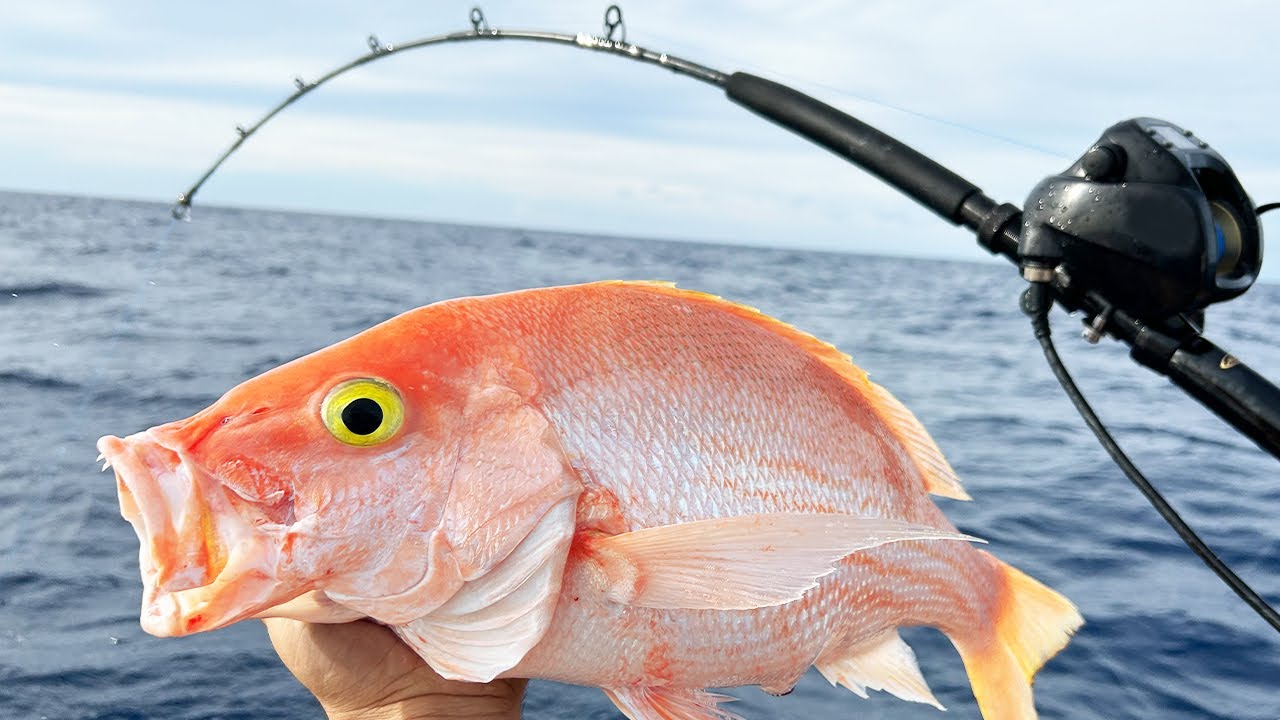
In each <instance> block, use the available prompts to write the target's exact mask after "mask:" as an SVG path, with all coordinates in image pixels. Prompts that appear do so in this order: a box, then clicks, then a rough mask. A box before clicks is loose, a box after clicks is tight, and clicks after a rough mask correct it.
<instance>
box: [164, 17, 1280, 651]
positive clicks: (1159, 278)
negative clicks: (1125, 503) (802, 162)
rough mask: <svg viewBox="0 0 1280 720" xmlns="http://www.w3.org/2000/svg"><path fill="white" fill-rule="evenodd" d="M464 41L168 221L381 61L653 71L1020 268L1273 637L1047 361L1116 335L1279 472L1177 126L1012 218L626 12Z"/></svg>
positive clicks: (1256, 228) (1085, 170)
mask: <svg viewBox="0 0 1280 720" xmlns="http://www.w3.org/2000/svg"><path fill="white" fill-rule="evenodd" d="M469 17H470V22H471V29H470V30H463V31H458V32H452V33H447V34H443V35H433V36H429V37H425V38H421V39H418V40H413V41H410V42H406V43H402V44H398V45H389V44H383V43H382V42H381V41H380V40H379V39H378V38H377V37H376V36H374V35H370V36H369V37H368V40H367V43H368V47H369V52H368V53H366V54H364V55H361V56H359V57H357V58H356V59H354V60H352V61H351V62H348V63H347V64H345V65H342V66H340V67H338V68H335V69H334V70H331V71H329V72H328V73H325V74H324V75H322V76H320V77H319V78H317V79H316V80H314V81H310V82H308V81H306V80H303V79H302V78H301V77H298V78H295V79H294V85H295V90H294V92H293V93H292V94H290V95H289V96H287V97H286V98H285V99H284V100H282V101H281V102H280V103H279V104H277V105H276V106H275V107H273V108H271V109H270V110H269V111H268V112H267V113H266V114H265V115H263V116H262V117H261V118H260V119H258V120H257V121H256V122H254V123H253V124H251V125H248V126H237V127H236V131H237V133H238V137H237V139H236V140H235V142H234V143H232V144H231V146H230V147H228V148H227V149H226V150H225V151H224V152H223V153H222V154H221V155H220V156H219V157H218V158H217V160H216V161H215V162H214V163H213V165H212V166H210V167H209V169H208V170H206V171H205V173H204V174H203V175H201V176H200V178H199V179H198V180H197V181H196V182H195V183H194V184H193V185H192V186H191V187H190V188H188V189H187V191H186V192H184V193H182V194H180V195H179V196H178V199H177V202H176V203H175V205H174V206H173V209H172V213H173V215H174V217H175V218H179V219H185V218H187V217H189V211H190V208H191V204H192V201H193V199H194V197H195V195H196V193H197V192H198V191H199V190H200V188H201V187H202V186H203V185H204V183H205V182H206V181H207V180H208V179H209V178H210V176H212V175H213V173H214V172H216V171H217V169H218V168H219V167H221V166H222V164H223V163H224V162H226V160H227V159H228V158H229V157H230V156H231V155H232V154H233V153H235V151H236V150H238V149H239V148H240V147H241V145H243V144H244V143H245V142H246V141H247V140H248V139H249V138H250V137H252V136H253V135H254V133H256V132H257V131H258V129H259V128H261V127H262V126H263V125H264V124H265V123H267V122H268V121H270V120H271V119H272V118H274V117H275V116H276V115H277V114H279V113H280V112H281V111H282V110H284V109H285V108H287V107H288V106H290V105H292V104H293V103H294V102H295V101H297V100H298V99H300V98H301V97H303V96H304V95H306V94H308V93H310V92H312V91H314V90H315V89H317V88H318V87H320V86H321V85H323V84H325V83H327V82H329V81H330V80H332V79H334V78H336V77H338V76H340V75H342V74H343V73H345V72H347V71H349V70H352V69H354V68H357V67H360V66H362V65H365V64H367V63H370V62H373V61H375V60H379V59H382V58H385V57H389V56H391V55H394V54H397V53H401V52H405V51H408V50H413V49H417V48H422V47H427V46H431V45H439V44H444V43H457V42H473V41H486V40H488V41H495V40H524V41H533V42H543V43H558V44H563V45H570V46H573V47H577V48H580V49H584V50H592V51H597V52H603V53H608V54H612V55H618V56H621V57H624V58H628V59H631V60H635V61H638V62H643V63H649V64H652V65H657V66H659V67H664V68H666V69H668V70H671V71H672V72H674V73H676V74H678V75H685V76H688V77H691V78H694V79H695V80H699V81H702V82H704V83H707V84H709V85H712V86H715V87H717V88H719V89H721V90H723V91H724V93H725V95H726V96H727V97H728V98H729V99H730V100H732V101H733V102H735V103H737V104H738V105H741V106H743V107H745V108H747V109H748V110H751V111H752V112H754V113H756V114H757V115H760V116H761V117H763V118H765V119H767V120H769V121H771V122H773V123H775V124H777V125H779V126H781V127H784V128H786V129H788V130H791V131H792V132H794V133H796V134H798V135H800V136H801V137H803V138H805V139H806V140H809V141H810V142H813V143H815V144H817V145H819V146H821V147H824V148H826V149H827V150H829V151H831V152H832V153H834V154H836V155H838V156H840V157H842V158H844V159H845V160H848V161H849V162H851V163H853V164H855V165H857V166H859V167H861V168H863V169H864V170H866V171H867V172H870V173H871V174H873V175H875V176H876V177H878V178H880V179H881V180H883V181H884V182H886V183H888V184H889V185H892V186H893V187H895V188H897V189H898V190H900V191H902V192H903V193H905V194H906V195H907V196H908V197H910V198H912V199H913V200H915V201H916V202H918V203H920V204H921V205H923V206H925V207H926V208H928V209H930V210H932V211H933V212H934V213H936V214H937V215H939V216H940V217H942V218H943V219H945V220H947V221H948V222H950V223H952V224H955V225H962V226H964V227H966V228H968V229H969V230H972V231H973V232H974V233H975V234H976V235H977V240H978V243H979V244H980V245H981V246H982V247H984V248H986V249H987V250H988V251H989V252H991V253H993V254H996V255H1000V256H1002V257H1004V258H1005V259H1007V260H1009V261H1010V262H1012V263H1013V264H1014V265H1015V266H1017V267H1018V268H1019V271H1020V272H1021V275H1022V277H1023V278H1024V279H1025V280H1026V281H1027V283H1028V287H1027V289H1026V291H1025V292H1024V293H1023V294H1022V297H1021V300H1020V304H1021V307H1022V310H1023V311H1024V312H1025V313H1026V314H1027V315H1028V316H1029V317H1030V318H1031V324H1032V329H1033V332H1034V335H1035V338H1036V340H1037V342H1038V343H1039V344H1040V346H1041V348H1042V350H1043V352H1044V355H1045V359H1046V361H1047V362H1048V363H1049V366H1050V369H1051V370H1052V371H1053V374H1054V376H1055V378H1057V380H1058V381H1059V383H1060V384H1061V385H1062V387H1063V390H1064V391H1065V392H1066V394H1067V396H1068V397H1069V398H1070V399H1071V401H1072V403H1073V405H1074V406H1075V407H1076V409H1077V411H1078V412H1079V413H1080V415H1081V416H1082V417H1083V419H1084V421H1085V423H1086V424H1087V425H1088V426H1089V428H1090V430H1092V431H1093V432H1094V434H1095V435H1096V436H1097V438H1098V440H1099V442H1100V443H1101V444H1102V446H1103V448H1104V449H1106V451H1107V453H1108V454H1109V455H1110V456H1111V458H1112V459H1113V460H1114V461H1115V462H1116V464H1117V465H1118V466H1119V467H1120V469H1121V471H1123V472H1124V474H1125V476H1126V477H1127V478H1128V479H1129V480H1130V481H1131V482H1132V483H1133V484H1134V485H1135V486H1136V487H1137V488H1138V490H1139V491H1140V492H1141V493H1142V494H1143V495H1144V496H1145V497H1146V498H1147V500H1148V501H1149V502H1151V504H1152V505H1153V506H1154V507H1155V508H1156V511H1157V512H1158V513H1159V514H1160V516H1161V517H1162V518H1164V520H1165V521H1166V522H1168V523H1169V525H1170V526H1171V527H1173V529H1174V531H1175V532H1177V534H1178V536H1179V537H1181V538H1182V540H1183V541H1184V542H1185V543H1186V544H1187V546H1188V547H1190V548H1191V550H1192V551H1193V552H1195V554H1196V555H1197V556H1199V557H1200V558H1201V560H1203V561H1204V562H1205V564H1206V565H1208V566H1209V568H1210V569H1211V570H1213V571H1214V573H1216V574H1217V575H1218V577H1219V578H1221V579H1222V580H1223V582H1225V583H1226V584H1227V585H1228V586H1229V587H1230V588H1231V589H1232V590H1233V591H1234V592H1235V593H1236V594H1237V595H1238V596H1239V597H1240V598H1241V599H1242V600H1243V601H1244V602H1245V603H1246V604H1248V605H1249V606H1250V607H1251V608H1252V609H1253V610H1254V611H1255V612H1257V613H1258V614H1259V615H1260V616H1261V617H1262V618H1263V619H1264V620H1265V621H1266V622H1267V623H1269V624H1270V625H1271V626H1272V627H1273V628H1275V629H1276V630H1277V631H1280V613H1277V612H1276V611H1275V609H1273V608H1272V607H1271V606H1270V605H1269V604H1267V602H1266V601H1265V600H1264V599H1263V598H1262V597H1261V596H1259V595H1258V594H1257V593H1256V592H1255V591H1254V590H1253V589H1252V588H1250V587H1249V586H1248V584H1246V583H1245V582H1244V581H1243V580H1241V579H1240V578H1239V577H1238V576H1237V575H1236V574H1235V573H1234V572H1233V571H1232V570H1231V568H1230V567H1228V566H1227V564H1226V563H1225V562H1223V561H1222V560H1221V559H1220V558H1218V556H1217V555H1216V554H1214V552H1213V551H1212V550H1211V549H1210V548H1209V547H1208V546H1207V545H1206V544H1205V543H1204V541H1203V540H1201V539H1200V537H1199V536H1198V535H1197V534H1196V533H1195V532H1194V531H1193V530H1192V529H1191V528H1190V527H1189V526H1188V525H1187V523H1186V522H1185V521H1184V520H1183V519H1182V518H1181V517H1180V516H1179V515H1178V513H1177V512H1176V511H1175V510H1174V509H1173V507H1172V506H1171V505H1169V503H1168V502H1167V501H1166V500H1165V499H1164V498H1163V496H1161V494H1160V492H1159V491H1158V490H1157V489H1156V488H1155V487H1154V486H1153V485H1152V484H1151V483H1150V482H1149V481H1147V479H1146V478H1145V477H1143V475H1142V473H1141V472H1139V470H1138V468H1137V467H1136V466H1134V464H1133V463H1132V462H1131V461H1130V460H1129V458H1128V457H1127V456H1126V455H1125V454H1124V452H1123V451H1122V450H1121V449H1120V447H1119V445H1118V444H1117V443H1116V441H1115V440H1114V439H1113V438H1112V437H1111V435H1110V433H1109V432H1108V431H1107V429H1106V427H1105V426H1104V425H1103V424H1102V422H1101V420H1099V419H1098V417H1097V415H1096V414H1094V412H1093V410H1092V408H1091V407H1090V406H1089V404H1088V402H1087V401H1086V400H1085V398H1084V396H1083V395H1082V394H1081V393H1080V391H1079V389H1078V388H1077V387H1076V385H1075V383H1074V381H1073V380H1072V379H1071V376H1070V374H1069V373H1068V372H1067V370H1066V368H1065V366H1064V365H1063V364H1062V361H1061V359H1060V358H1059V357H1058V353H1057V350H1056V348H1055V347H1054V344H1053V340H1052V335H1051V330H1050V326H1049V310H1050V309H1051V308H1052V306H1053V305H1054V304H1055V303H1056V304H1058V305H1059V306H1061V307H1062V308H1063V309H1065V310H1066V311H1068V312H1080V313H1082V315H1083V318H1084V324H1085V330H1084V333H1083V334H1084V337H1085V339H1086V340H1088V341H1089V342H1092V343H1096V342H1098V341H1099V340H1100V339H1101V338H1102V337H1104V336H1109V337H1112V338H1114V339H1116V340H1118V341H1120V342H1122V343H1124V344H1126V345H1128V346H1129V348H1130V356H1131V357H1132V358H1133V359H1134V360H1135V361H1137V362H1138V363H1139V364H1141V365H1144V366H1146V367H1148V368H1150V369H1152V370H1154V371H1155V372H1157V373H1160V374H1162V375H1164V376H1165V377H1167V378H1169V380H1171V381H1172V382H1173V383H1174V384H1175V385H1177V386H1178V387H1180V388H1182V390H1183V391H1185V392H1186V393H1188V394H1189V395H1191V396H1192V397H1194V398H1195V399H1196V400H1198V401H1199V402H1201V403H1202V404H1203V405H1205V407H1207V408H1209V410H1211V411H1213V412H1214V413H1215V414H1217V415H1218V416H1219V417H1220V418H1222V419H1223V420H1224V421H1226V422H1227V423H1228V424H1230V425H1231V426H1232V427H1234V428H1235V429H1236V430H1237V431H1238V432H1240V433H1241V434H1243V435H1245V436H1246V437H1248V438H1249V439H1251V440H1253V441H1254V442H1255V443H1256V444H1257V445H1258V446H1259V447H1261V448H1262V449H1263V450H1265V451H1267V452H1268V453H1270V454H1271V455H1272V456H1274V457H1276V458H1277V459H1280V388H1277V387H1276V386H1275V385H1273V384H1272V383H1271V382H1269V381H1268V380H1267V379H1266V378H1264V377H1262V376H1261V375H1260V374H1258V373H1257V372H1255V371H1254V370H1252V369H1251V368H1249V367H1248V366H1247V365H1246V364H1244V363H1243V362H1242V361H1241V360H1240V359H1239V358H1237V357H1236V356H1234V355H1231V354H1230V353H1228V352H1226V351H1225V350H1223V349H1222V348H1220V347H1218V346H1217V345H1215V344H1214V343H1212V342H1211V341H1209V340H1208V339H1207V338H1205V337H1204V335H1203V329H1204V309H1205V308H1206V307H1207V306H1209V305H1210V304H1213V303H1218V302H1223V301H1226V300H1230V299H1232V298H1235V297H1237V296H1239V295H1240V294H1242V293H1244V292H1245V291H1246V290H1248V289H1249V288H1250V287H1251V286H1252V285H1253V283H1254V281H1256V280H1257V278H1258V273H1259V271H1260V270H1261V267H1262V228H1261V224H1260V222H1259V217H1260V216H1261V215H1262V213H1264V212H1267V211H1269V210H1272V209H1275V208H1276V207H1280V203H1271V204H1268V205H1264V206H1261V207H1255V206H1254V204H1253V202H1252V200H1251V199H1250V198H1249V196H1248V194H1247V193H1246V192H1245V190H1244V188H1243V186H1242V185H1241V184H1240V181H1239V180H1238V179H1237V178H1236V175H1235V173H1234V172H1233V171H1232V170H1231V167H1230V166H1229V165H1228V164H1227V162H1226V160H1224V159H1223V158H1222V156H1221V155H1219V154H1218V153H1217V152H1216V151H1214V150H1213V148H1211V147H1210V146H1209V144H1208V143H1207V142H1205V141H1204V140H1201V139H1200V138H1198V137H1196V136H1195V135H1194V134H1193V133H1192V132H1190V131H1188V130H1184V129H1182V128H1180V127H1178V126H1177V125H1174V124H1173V123H1170V122H1166V121H1164V120H1157V119H1154V118H1135V119H1131V120H1126V121H1124V122H1120V123H1117V124H1116V125H1113V126H1112V127H1110V128H1108V129H1107V130H1106V131H1104V132H1103V134H1102V136H1101V137H1100V138H1099V139H1098V140H1097V141H1096V142H1094V143H1093V144H1091V145H1090V146H1089V148H1088V149H1087V150H1086V151H1085V152H1084V154H1083V155H1081V157H1080V158H1079V159H1078V160H1077V161H1076V162H1075V163H1073V164H1072V165H1071V166H1070V167H1068V168H1067V169H1066V170H1064V171H1063V172H1061V173H1059V174H1057V175H1053V176H1050V177H1047V178H1045V179H1044V180H1042V181H1041V182H1040V183H1039V184H1038V185H1036V186H1035V187H1034V188H1033V189H1032V191H1031V193H1030V194H1029V195H1028V197H1027V201H1026V202H1025V203H1024V205H1023V206H1022V207H1019V206H1017V205H1013V204H1011V203H1001V202H997V201H996V200H994V199H992V198H991V197H989V196H987V195H986V194H985V193H983V192H982V190H980V189H979V188H978V187H977V186H976V185H974V184H973V183H971V182H969V181H968V180H965V179H964V178H963V177H961V176H959V175H957V174H956V173H954V172H952V171H951V170H949V169H947V168H945V167H943V166H942V165H940V164H939V163H937V162H935V161H934V160H932V159H930V158H929V157H927V156H925V155H923V154H921V153H920V152H918V151H916V150H914V149H913V148H911V147H909V146H907V145H905V144H903V143H901V142H899V141H898V140H896V139H895V138H893V137H891V136H889V135H887V134H885V133H883V132H881V131H880V130H877V129H876V128H874V127H871V126H870V125H867V124H866V123H864V122H862V121H860V120H858V119H857V118H855V117H853V116H851V115H848V114H847V113H844V112H842V111H840V110H837V109H836V108H834V107H832V106H830V105H827V104H826V103H823V102H821V101H819V100H817V99H815V98H813V97H810V96H808V95H806V94H804V93H801V92H799V91H797V90H795V89H793V88H791V87H788V86H786V85H783V84H780V83H777V82H773V81H771V80H766V79H764V78H761V77H757V76H755V75H751V74H748V73H743V72H734V73H724V72H721V71H719V70H715V69H712V68H710V67H707V66H704V65H701V64H699V63H696V62H692V61H689V60H685V59H683V58H680V57H676V56H674V55H670V54H668V53H663V52H656V51H654V50H650V49H648V48H644V47H641V46H639V45H635V44H632V43H629V42H627V39H626V26H625V25H624V23H623V20H622V10H621V9H620V8H619V7H618V6H617V5H611V6H609V8H608V9H607V10H606V11H605V16H604V32H603V34H602V35H589V34H586V33H577V34H567V33H559V32H548V31H542V30H500V29H497V28H491V27H490V26H489V24H488V22H487V20H486V19H485V16H484V13H483V11H481V9H480V8H478V7H477V8H472V10H471V12H470V16H469Z"/></svg>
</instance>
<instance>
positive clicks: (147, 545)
mask: <svg viewBox="0 0 1280 720" xmlns="http://www.w3.org/2000/svg"><path fill="white" fill-rule="evenodd" d="M98 450H99V451H100V452H101V453H102V456H101V459H104V460H105V461H106V464H105V465H104V467H103V469H104V470H105V469H106V468H107V467H111V468H113V469H114V470H115V474H116V490H117V493H118V495H119V499H120V514H121V515H123V516H124V519H125V520H128V521H129V522H130V524H132V525H133V529H134V531H135V532H136V533H137V534H138V541H139V543H140V547H139V550H138V565H139V567H140V569H141V572H142V584H143V594H142V614H141V623H142V629H143V630H145V631H147V632H148V633H151V634H152V635H158V636H162V637H164V636H173V635H186V634H189V633H194V632H201V631H204V630H212V629H215V628H219V627H223V626H225V625H230V624H231V623H233V622H236V621H237V620H241V619H243V618H246V617H249V616H251V615H253V614H254V613H255V612H257V611H259V610H261V609H262V608H264V607H266V606H269V605H271V604H274V603H275V602H277V601H278V599H277V598H276V597H275V596H276V594H277V593H278V590H279V587H280V582H279V581H278V580H277V579H276V568H277V564H278V555H279V550H278V548H279V547H280V542H279V538H277V537H274V535H275V534H276V533H273V532H271V531H270V529H264V528H255V527H251V526H250V525H249V524H248V523H247V522H245V520H244V519H243V518H241V517H240V515H239V513H237V512H236V511H235V509H234V508H233V507H232V505H231V502H230V501H229V499H228V498H227V495H226V493H225V492H224V490H223V488H222V483H220V482H219V481H218V480H217V478H215V477H214V476H213V475H211V474H210V473H209V472H207V471H205V470H204V469H202V468H200V467H199V466H197V465H196V464H194V463H192V462H190V461H189V460H188V459H187V458H185V457H184V456H183V454H182V453H181V452H179V451H175V450H174V449H171V448H170V447H168V446H166V445H165V444H164V442H163V440H162V439H161V438H160V437H158V436H157V435H156V434H155V433H154V432H153V431H152V430H147V431H144V432H140V433H137V434H134V435H130V436H129V437H126V438H118V437H115V436H111V435H108V436H106V437H103V438H101V439H100V440H98Z"/></svg>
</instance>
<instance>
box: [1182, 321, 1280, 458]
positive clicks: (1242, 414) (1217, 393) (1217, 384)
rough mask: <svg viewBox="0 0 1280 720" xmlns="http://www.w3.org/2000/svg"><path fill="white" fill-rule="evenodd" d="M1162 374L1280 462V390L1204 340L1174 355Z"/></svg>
mask: <svg viewBox="0 0 1280 720" xmlns="http://www.w3.org/2000/svg"><path fill="white" fill-rule="evenodd" d="M1162 372H1164V373H1165V374H1166V375H1168V376H1169V379H1170V380H1172V381H1173V382H1174V384H1176V385H1177V386H1178V387H1180V388H1182V389H1183V390H1185V391H1186V392H1187V393H1188V394H1190V395H1191V396H1192V397H1194V398H1195V399H1197V400H1199V401H1200V402H1202V403H1204V404H1205V405H1206V406H1208V408H1209V409H1210V410H1212V411H1214V412H1215V413H1217V414H1218V416H1219V417H1221V418H1222V419H1223V420H1226V421H1227V422H1228V423H1230V424H1231V425H1232V426H1233V427H1235V428H1236V430H1239V431H1240V432H1242V433H1244V434H1245V435H1247V436H1248V437H1249V438H1250V439H1251V440H1253V441H1254V442H1255V443H1257V444H1258V446H1259V447H1261V448H1262V449H1263V450H1266V451H1267V452H1269V453H1271V454H1272V455H1274V456H1275V457H1276V458H1277V459H1280V389H1277V388H1276V386H1275V385H1272V384H1271V383H1270V382H1268V381H1267V379H1266V378H1264V377H1262V376H1261V375H1259V374H1258V373H1256V372H1254V371H1253V370H1252V369H1251V368H1249V367H1248V366H1247V365H1245V364H1244V363H1242V362H1240V361H1239V360H1238V359H1236V358H1235V357H1234V356H1232V355H1230V354H1228V353H1226V352H1225V351H1223V350H1222V349H1221V348H1219V347H1217V346H1216V345H1214V344H1213V343H1211V342H1209V341H1207V340H1204V339H1203V338H1201V339H1198V340H1196V341H1194V342H1192V343H1191V344H1190V346H1189V347H1183V348H1180V349H1178V350H1177V351H1176V352H1174V353H1173V356H1172V357H1170V358H1169V360H1168V364H1167V365H1166V366H1165V367H1164V368H1163V369H1162Z"/></svg>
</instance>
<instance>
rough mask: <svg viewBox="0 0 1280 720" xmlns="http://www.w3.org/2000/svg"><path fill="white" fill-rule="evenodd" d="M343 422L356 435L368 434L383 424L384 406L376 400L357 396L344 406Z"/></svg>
mask: <svg viewBox="0 0 1280 720" xmlns="http://www.w3.org/2000/svg"><path fill="white" fill-rule="evenodd" d="M342 424H343V425H346V426H347V429H348V430H350V431H351V432H353V433H355V434H356V435H368V434H370V433H372V432H373V431H374V430H377V429H378V427H379V426H380V425H382V406H381V405H379V404H378V402H377V401H376V400H370V399H369V398H356V399H355V400H352V401H351V402H349V403H347V406H346V407H344V408H342Z"/></svg>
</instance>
